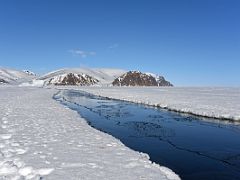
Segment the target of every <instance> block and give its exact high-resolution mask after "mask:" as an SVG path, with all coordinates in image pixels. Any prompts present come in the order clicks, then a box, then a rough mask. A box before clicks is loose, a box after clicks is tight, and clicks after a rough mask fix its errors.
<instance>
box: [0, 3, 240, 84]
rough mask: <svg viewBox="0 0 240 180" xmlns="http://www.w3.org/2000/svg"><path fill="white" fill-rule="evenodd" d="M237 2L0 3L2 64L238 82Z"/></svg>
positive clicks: (176, 80)
mask: <svg viewBox="0 0 240 180" xmlns="http://www.w3.org/2000/svg"><path fill="white" fill-rule="evenodd" d="M239 9H240V1H239V0H199V1H196V0H181V1H180V0H132V1H130V0H114V1H113V0H21V1H19V0H5V1H4V0H2V1H0V66H3V67H11V68H16V69H30V70H33V71H35V72H37V73H44V72H47V71H50V70H55V69H58V68H63V67H80V66H86V67H110V68H122V69H127V70H135V69H137V70H141V71H144V72H154V73H157V74H162V75H164V76H165V77H166V78H167V79H168V80H170V81H171V82H173V83H174V84H175V85H178V86H240V70H239V68H240V10H239Z"/></svg>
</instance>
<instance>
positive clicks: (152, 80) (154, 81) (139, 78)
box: [112, 71, 173, 86]
mask: <svg viewBox="0 0 240 180" xmlns="http://www.w3.org/2000/svg"><path fill="white" fill-rule="evenodd" d="M112 84H113V86H173V85H172V84H171V83H170V82H168V81H166V80H165V78H164V77H163V76H157V75H155V74H152V73H142V72H140V71H129V72H127V73H124V74H123V75H121V76H120V77H118V78H116V79H115V80H114V81H113V83H112Z"/></svg>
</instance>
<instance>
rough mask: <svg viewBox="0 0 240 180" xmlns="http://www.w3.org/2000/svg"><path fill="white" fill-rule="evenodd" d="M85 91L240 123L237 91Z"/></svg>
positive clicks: (194, 88) (239, 93) (173, 88)
mask: <svg viewBox="0 0 240 180" xmlns="http://www.w3.org/2000/svg"><path fill="white" fill-rule="evenodd" d="M73 88H74V89H82V90H84V91H86V92H89V93H92V94H95V95H99V96H104V97H109V98H114V99H120V100H126V101H131V102H136V103H141V104H147V105H152V106H158V107H162V108H167V109H169V110H174V111H178V112H183V113H190V114H194V115H200V116H205V117H213V118H219V119H230V120H235V121H240V88H220V87H218V88H216V87H215V88H214V87H202V88H199V87H192V88H191V87H101V88H99V87H81V88H76V87H73Z"/></svg>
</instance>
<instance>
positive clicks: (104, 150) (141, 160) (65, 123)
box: [0, 86, 179, 180]
mask: <svg viewBox="0 0 240 180" xmlns="http://www.w3.org/2000/svg"><path fill="white" fill-rule="evenodd" d="M111 92H112V91H111ZM130 92H131V91H130ZM55 93H57V90H55V89H43V88H35V87H14V86H1V87H0V179H1V180H2V179H11V180H14V179H48V180H56V179H58V180H61V179H62V180H66V179H68V180H77V179H85V180H87V179H110V180H111V179H114V180H117V179H131V180H134V179H136V180H137V179H163V180H165V179H179V177H178V176H177V175H176V174H175V173H174V172H172V171H171V170H170V169H168V168H166V167H162V166H159V165H157V164H154V163H152V162H150V160H149V157H148V155H146V154H143V153H138V152H136V151H133V150H131V149H129V148H127V147H126V146H124V145H123V144H122V143H121V142H120V141H119V140H117V139H115V138H113V137H112V136H110V135H107V134H105V133H103V132H100V131H98V130H96V129H94V128H92V127H90V126H89V125H88V124H87V123H86V121H85V120H84V119H82V118H81V117H80V116H79V115H78V114H77V112H75V111H72V110H70V109H69V108H67V107H64V106H63V105H61V104H60V103H58V102H57V101H55V100H54V99H52V96H53V94H55Z"/></svg>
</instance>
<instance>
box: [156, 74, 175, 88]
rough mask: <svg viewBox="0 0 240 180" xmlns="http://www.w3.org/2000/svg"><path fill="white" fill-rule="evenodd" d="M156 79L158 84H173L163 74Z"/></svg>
mask: <svg viewBox="0 0 240 180" xmlns="http://www.w3.org/2000/svg"><path fill="white" fill-rule="evenodd" d="M156 81H157V83H158V86H173V85H172V84H171V83H170V82H169V81H166V80H165V78H164V77H163V76H157V77H156Z"/></svg>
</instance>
